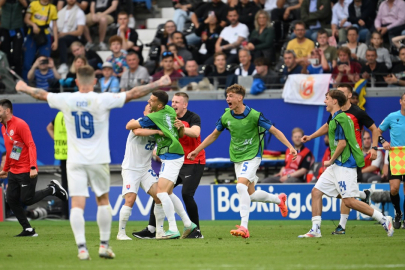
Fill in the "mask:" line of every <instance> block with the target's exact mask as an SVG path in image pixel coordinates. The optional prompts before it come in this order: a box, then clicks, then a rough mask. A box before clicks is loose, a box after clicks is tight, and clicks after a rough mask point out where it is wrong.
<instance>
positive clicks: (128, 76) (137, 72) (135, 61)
mask: <svg viewBox="0 0 405 270" xmlns="http://www.w3.org/2000/svg"><path fill="white" fill-rule="evenodd" d="M126 60H127V65H128V69H127V70H125V71H124V73H123V74H122V76H121V80H120V88H121V92H124V91H129V90H131V89H132V88H134V87H135V86H139V85H142V84H146V83H148V82H149V73H148V70H147V69H146V68H145V67H143V66H141V65H140V60H139V56H138V54H137V53H136V52H134V51H132V50H131V51H129V52H128V54H127V57H126Z"/></svg>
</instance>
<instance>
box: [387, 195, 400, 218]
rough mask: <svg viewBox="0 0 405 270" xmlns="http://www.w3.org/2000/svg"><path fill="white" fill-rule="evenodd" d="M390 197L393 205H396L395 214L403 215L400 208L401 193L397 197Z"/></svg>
mask: <svg viewBox="0 0 405 270" xmlns="http://www.w3.org/2000/svg"><path fill="white" fill-rule="evenodd" d="M390 196H391V202H392V205H394V208H395V212H396V213H401V206H400V203H401V198H400V197H399V193H398V194H397V195H392V194H391V193H390Z"/></svg>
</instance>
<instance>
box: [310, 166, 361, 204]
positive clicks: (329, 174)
mask: <svg viewBox="0 0 405 270" xmlns="http://www.w3.org/2000/svg"><path fill="white" fill-rule="evenodd" d="M315 188H317V189H319V190H320V191H322V192H323V193H324V194H325V195H327V196H329V197H337V196H338V195H339V194H340V196H341V197H342V198H358V197H359V196H360V194H359V186H358V185H357V168H346V167H342V166H338V165H336V164H333V165H331V166H329V167H328V168H326V170H325V171H324V172H323V173H322V175H321V177H320V178H319V180H318V182H316V184H315Z"/></svg>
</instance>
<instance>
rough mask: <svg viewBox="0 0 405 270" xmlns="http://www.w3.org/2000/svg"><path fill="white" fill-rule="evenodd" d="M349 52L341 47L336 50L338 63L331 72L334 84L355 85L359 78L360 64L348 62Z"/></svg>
mask: <svg viewBox="0 0 405 270" xmlns="http://www.w3.org/2000/svg"><path fill="white" fill-rule="evenodd" d="M350 54H351V51H350V49H349V48H347V47H341V48H339V50H338V56H339V61H338V62H337V66H336V67H335V68H334V69H333V71H332V77H333V79H334V80H335V83H336V84H339V83H353V84H354V83H356V82H357V81H358V80H359V79H360V77H359V73H360V71H361V64H360V63H359V62H357V61H351V60H350Z"/></svg>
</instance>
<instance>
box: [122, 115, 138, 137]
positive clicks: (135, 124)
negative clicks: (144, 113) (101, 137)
mask: <svg viewBox="0 0 405 270" xmlns="http://www.w3.org/2000/svg"><path fill="white" fill-rule="evenodd" d="M125 128H126V129H128V130H134V129H138V128H142V127H141V124H139V121H138V120H135V119H132V120H129V122H128V123H127V125H126V127H125ZM135 135H136V134H135Z"/></svg>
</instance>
